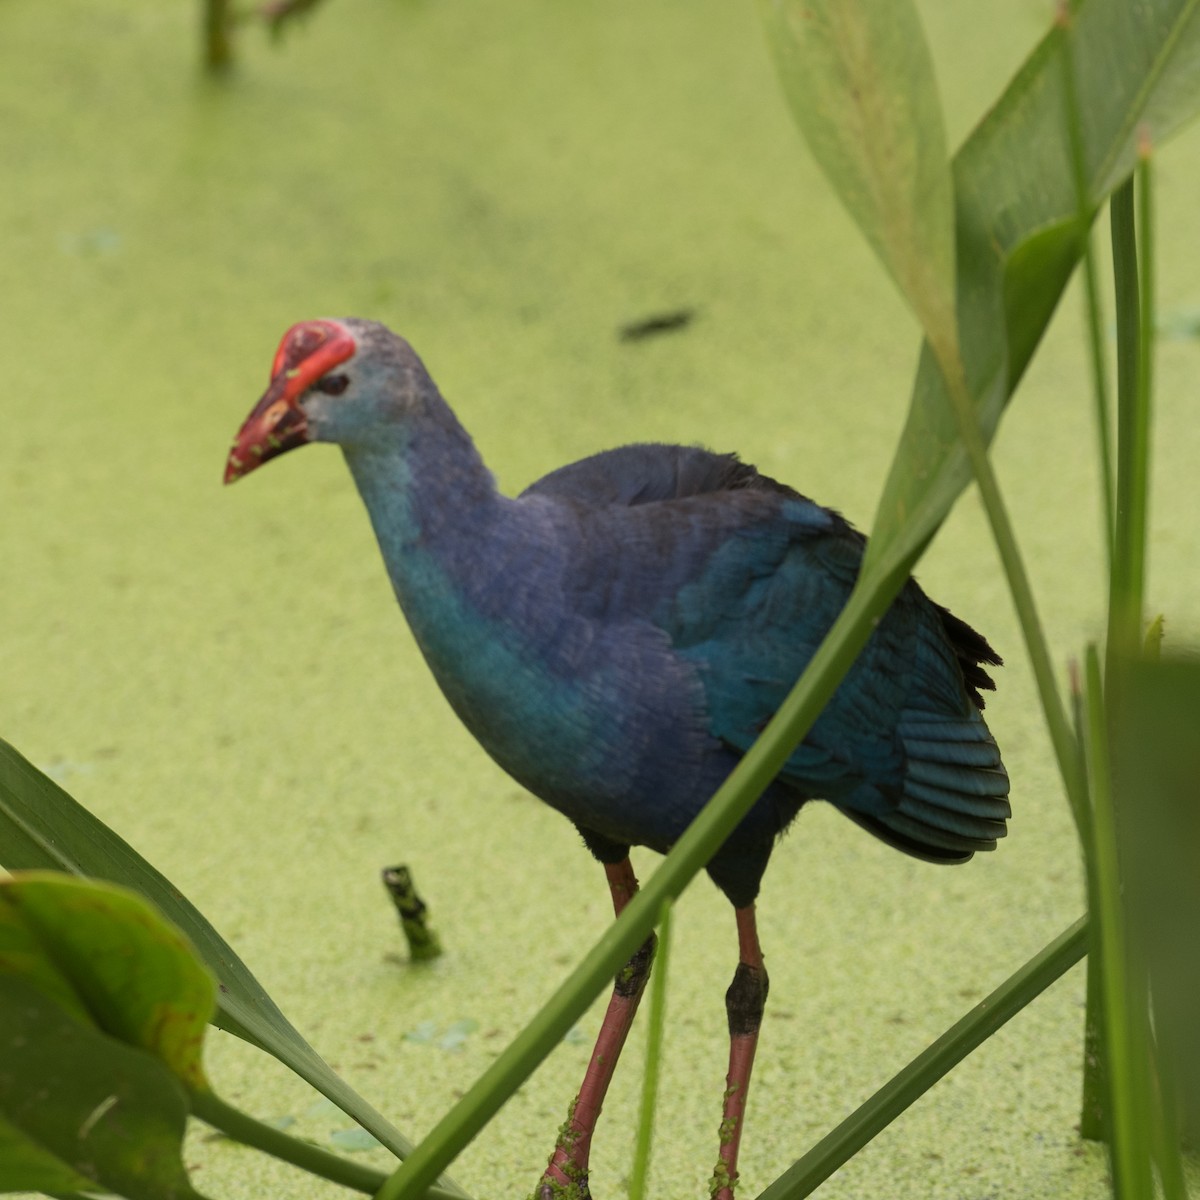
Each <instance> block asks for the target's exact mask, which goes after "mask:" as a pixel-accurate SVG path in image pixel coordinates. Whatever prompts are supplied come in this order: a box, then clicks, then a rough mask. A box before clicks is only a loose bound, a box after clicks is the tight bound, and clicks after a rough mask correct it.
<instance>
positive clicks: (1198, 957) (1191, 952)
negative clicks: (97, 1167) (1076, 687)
mask: <svg viewBox="0 0 1200 1200" xmlns="http://www.w3.org/2000/svg"><path fill="white" fill-rule="evenodd" d="M1125 669H1126V671H1127V672H1128V674H1127V676H1126V685H1125V686H1126V689H1127V690H1126V691H1125V694H1124V697H1123V704H1122V713H1121V717H1120V719H1119V721H1118V724H1117V729H1116V742H1115V746H1114V764H1115V766H1114V771H1115V778H1114V784H1115V786H1114V792H1115V796H1116V800H1117V836H1118V847H1119V851H1120V854H1121V857H1122V866H1123V876H1124V887H1125V895H1126V900H1127V904H1128V910H1129V918H1130V935H1131V943H1132V954H1133V957H1134V959H1135V961H1141V962H1143V963H1144V964H1145V966H1146V968H1147V970H1148V971H1149V976H1150V988H1151V995H1152V1003H1153V1019H1154V1034H1155V1039H1156V1042H1157V1045H1158V1057H1159V1061H1160V1063H1161V1064H1162V1067H1163V1069H1164V1075H1165V1077H1166V1078H1173V1079H1174V1081H1175V1083H1176V1085H1177V1102H1178V1104H1179V1107H1180V1111H1181V1114H1182V1117H1183V1121H1184V1125H1185V1130H1186V1134H1187V1138H1188V1140H1189V1141H1190V1142H1191V1144H1192V1145H1193V1146H1197V1147H1200V1021H1198V1020H1197V1016H1196V1014H1197V997H1200V738H1198V737H1197V729H1198V728H1200V657H1192V658H1184V657H1176V658H1164V659H1162V660H1160V661H1158V662H1147V661H1141V662H1136V663H1132V664H1129V665H1128V666H1127V667H1126V668H1125Z"/></svg>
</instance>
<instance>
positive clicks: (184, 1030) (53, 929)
mask: <svg viewBox="0 0 1200 1200" xmlns="http://www.w3.org/2000/svg"><path fill="white" fill-rule="evenodd" d="M14 925H20V926H23V927H24V929H25V930H26V931H27V932H28V934H29V935H31V937H32V939H34V940H36V944H37V947H38V949H40V951H41V953H42V955H43V956H44V961H45V963H46V964H47V967H48V968H49V969H50V970H53V971H54V972H55V973H56V974H57V975H58V976H59V977H60V978H61V979H65V980H66V981H67V982H68V983H69V985H70V987H71V989H72V990H73V992H74V994H75V997H77V998H78V999H77V1000H75V1002H74V1003H73V1004H71V1005H70V1009H71V1010H72V1011H74V1010H75V1009H77V1008H79V1007H82V1009H83V1012H84V1014H85V1015H86V1017H87V1018H89V1019H90V1020H91V1021H92V1022H94V1023H95V1024H96V1025H97V1026H98V1027H99V1028H100V1029H101V1030H103V1031H104V1032H105V1033H108V1034H111V1035H112V1036H113V1037H115V1038H118V1039H119V1040H120V1041H123V1042H127V1043H128V1044H129V1045H131V1046H139V1047H141V1048H142V1049H143V1050H149V1051H150V1053H151V1054H153V1055H155V1057H157V1058H158V1059H160V1060H161V1061H162V1062H163V1063H164V1064H165V1065H166V1066H167V1068H168V1069H169V1070H171V1071H172V1072H173V1073H174V1074H175V1075H176V1076H177V1077H178V1078H179V1079H180V1081H181V1082H182V1083H183V1084H184V1086H185V1087H188V1088H207V1087H208V1081H207V1080H206V1079H205V1077H204V1070H203V1067H202V1066H201V1062H200V1051H201V1047H202V1045H203V1041H204V1031H205V1029H206V1028H207V1026H208V1022H209V1020H210V1018H211V1016H212V1012H213V1006H214V1003H215V1000H214V990H215V989H214V985H213V980H212V976H211V975H210V974H209V973H208V971H207V970H206V969H205V968H204V966H203V965H202V964H201V963H200V961H199V960H198V959H197V958H196V954H195V951H194V950H193V949H192V947H191V946H190V945H189V944H188V942H187V940H186V939H185V938H184V937H183V935H182V934H181V933H180V932H179V930H178V929H176V928H175V927H174V926H173V925H171V924H170V923H168V922H167V921H166V920H164V919H163V917H162V916H160V915H159V914H158V913H157V912H155V910H154V909H153V908H152V907H151V906H150V905H149V904H148V903H147V902H146V901H145V900H143V899H142V897H141V896H139V895H137V894H136V893H135V892H131V891H129V890H127V889H126V888H120V887H115V886H113V885H112V884H106V883H97V882H95V881H93V880H85V879H76V878H72V877H71V876H68V875H63V874H61V873H58V872H49V871H34V872H25V873H22V874H20V875H15V876H13V877H12V878H11V879H7V880H0V930H12V928H13V926H14ZM19 970H20V964H18V963H13V964H12V965H11V966H9V965H8V964H6V963H4V962H2V961H0V978H3V977H4V976H5V975H8V976H11V975H13V974H16V973H18V971H19ZM35 970H36V969H35ZM45 974H46V972H45V971H36V976H35V977H34V982H37V979H38V978H44V976H45ZM51 994H52V995H54V996H55V997H56V998H57V999H59V1002H60V1003H61V993H60V990H59V988H58V987H57V986H55V987H54V988H53V989H52V993H51Z"/></svg>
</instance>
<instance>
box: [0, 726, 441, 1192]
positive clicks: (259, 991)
mask: <svg viewBox="0 0 1200 1200" xmlns="http://www.w3.org/2000/svg"><path fill="white" fill-rule="evenodd" d="M0 864H3V866H4V867H6V868H7V869H9V870H18V869H37V868H50V869H53V870H61V871H69V872H72V873H73V874H77V875H88V876H92V877H95V878H98V879H108V880H111V881H112V882H114V883H118V884H123V885H124V886H126V887H130V888H132V889H133V890H134V891H136V892H138V893H140V894H141V895H142V896H145V897H146V898H147V899H148V900H150V901H151V902H152V903H153V904H154V905H155V906H156V907H157V908H158V909H160V910H161V911H162V912H163V914H164V915H165V916H166V917H167V918H168V919H169V920H170V921H172V922H173V923H174V924H175V925H177V926H178V927H179V928H180V929H181V930H182V931H183V933H184V934H185V936H186V937H187V938H188V939H189V940H190V941H191V943H192V945H193V946H194V947H195V949H196V951H197V953H198V954H199V955H200V957H201V958H202V959H203V960H204V962H205V963H206V964H207V965H208V967H209V969H210V970H211V971H212V972H213V974H214V975H216V977H217V980H218V982H219V989H218V993H217V1013H216V1016H215V1017H214V1018H213V1021H214V1023H215V1024H217V1025H219V1026H220V1027H221V1028H222V1029H226V1030H228V1031H229V1032H230V1033H234V1034H236V1035H237V1036H238V1037H241V1038H244V1039H245V1040H246V1041H248V1042H250V1043H251V1044H253V1045H255V1046H258V1047H259V1048H260V1049H263V1050H265V1051H266V1052H267V1053H269V1054H272V1055H274V1056H275V1057H276V1058H278V1059H279V1060H280V1061H281V1062H283V1063H285V1064H286V1065H287V1066H289V1067H290V1068H291V1069H292V1070H293V1071H295V1072H296V1074H297V1075H299V1076H300V1077H301V1078H302V1079H305V1080H307V1081H308V1082H309V1083H310V1084H312V1086H313V1087H315V1088H316V1089H317V1090H318V1091H320V1092H321V1093H322V1094H324V1095H325V1096H328V1097H329V1099H330V1100H332V1101H333V1102H334V1103H336V1104H337V1106H338V1107H339V1108H340V1109H342V1111H343V1112H345V1113H347V1114H348V1115H349V1116H351V1117H353V1118H354V1119H355V1120H356V1121H358V1123H359V1124H360V1125H362V1126H364V1127H365V1128H367V1129H369V1130H370V1131H371V1132H372V1133H373V1134H374V1135H375V1136H376V1137H377V1138H378V1139H379V1140H380V1141H381V1142H382V1143H383V1144H384V1145H385V1146H386V1147H387V1148H388V1149H389V1150H391V1151H392V1152H393V1153H394V1154H396V1155H397V1156H398V1157H400V1158H403V1157H404V1156H405V1155H407V1154H408V1153H409V1152H410V1151H411V1149H412V1143H411V1142H409V1141H408V1139H407V1138H405V1137H404V1136H403V1134H401V1133H400V1132H399V1131H398V1130H397V1129H396V1128H395V1127H394V1126H393V1125H391V1124H390V1122H388V1121H387V1120H386V1119H385V1118H384V1117H382V1116H381V1115H380V1114H379V1113H378V1112H376V1111H375V1109H374V1108H372V1107H371V1106H370V1105H369V1104H368V1103H367V1102H366V1101H365V1100H364V1099H363V1098H362V1097H361V1096H359V1095H358V1093H357V1092H355V1091H354V1090H353V1089H352V1088H351V1087H350V1086H349V1085H348V1084H346V1083H345V1082H344V1081H343V1080H342V1079H340V1078H339V1077H338V1076H337V1075H336V1074H335V1073H334V1072H333V1071H332V1070H331V1069H330V1068H329V1066H328V1064H327V1063H326V1062H325V1061H324V1060H323V1059H322V1058H321V1057H320V1056H319V1055H318V1054H317V1052H316V1051H315V1050H314V1049H313V1048H312V1047H311V1046H310V1045H309V1044H308V1043H307V1042H306V1041H305V1040H304V1038H303V1037H301V1035H300V1034H299V1033H298V1032H297V1030H296V1029H295V1028H294V1027H293V1026H292V1024H291V1023H290V1022H289V1021H288V1019H287V1018H286V1017H285V1016H284V1015H283V1013H282V1012H280V1010H279V1008H278V1007H277V1006H276V1004H275V1002H274V1001H273V1000H272V999H271V998H270V996H268V995H267V993H266V991H265V990H264V989H263V987H262V985H261V984H260V983H259V982H258V980H257V979H255V978H254V976H253V975H252V974H251V972H250V970H249V968H248V967H247V966H246V965H245V963H243V962H242V960H241V959H240V958H238V956H237V954H236V953H234V951H233V949H232V947H231V946H230V945H229V943H228V942H226V941H225V939H224V938H222V937H221V935H220V934H219V933H217V931H216V930H215V929H214V928H213V927H212V925H211V924H209V922H208V921H207V920H206V919H205V918H204V916H203V915H202V914H201V913H200V912H199V910H198V909H196V908H195V906H194V905H193V904H192V903H191V902H190V901H189V900H188V899H187V897H185V896H184V895H183V893H182V892H180V891H179V890H178V889H177V888H176V887H175V886H174V885H173V884H172V883H171V882H170V880H168V879H167V878H165V876H163V875H162V874H160V873H159V872H158V871H157V870H155V868H154V867H152V866H151V865H150V864H149V863H148V862H147V861H146V860H145V859H144V858H142V856H141V855H140V854H138V852H137V851H136V850H134V849H133V847H132V846H130V845H129V844H128V843H127V842H125V841H124V840H123V839H121V838H120V837H118V836H117V834H115V833H114V832H113V831H112V830H111V829H109V828H108V826H107V825H105V824H104V823H103V822H102V821H99V820H97V819H96V818H95V817H94V816H92V814H91V813H89V812H88V811H87V810H86V809H85V808H83V807H82V806H81V805H80V804H78V803H76V801H75V800H73V799H72V798H71V797H70V796H69V795H68V794H67V793H66V792H65V791H63V789H62V788H60V787H59V786H58V784H56V783H55V782H54V781H53V780H52V779H50V778H49V777H47V776H46V775H44V774H43V773H42V772H41V771H39V770H38V769H37V768H36V767H34V766H33V765H32V764H31V763H30V762H28V761H27V760H26V759H25V758H23V757H22V756H21V755H20V754H19V753H18V752H17V751H16V750H15V749H14V748H13V747H12V746H10V745H9V744H8V743H7V742H5V741H4V740H3V739H0ZM443 1182H445V1181H443ZM447 1186H450V1185H447ZM452 1190H456V1191H458V1190H460V1189H458V1188H456V1187H454V1188H452Z"/></svg>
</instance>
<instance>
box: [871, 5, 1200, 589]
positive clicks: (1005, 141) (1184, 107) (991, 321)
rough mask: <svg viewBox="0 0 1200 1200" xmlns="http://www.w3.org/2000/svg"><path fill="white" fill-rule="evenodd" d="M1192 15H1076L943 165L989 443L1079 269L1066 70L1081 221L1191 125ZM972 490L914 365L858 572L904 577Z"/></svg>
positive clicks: (976, 394) (969, 367)
mask: <svg viewBox="0 0 1200 1200" xmlns="http://www.w3.org/2000/svg"><path fill="white" fill-rule="evenodd" d="M1198 13H1200V0H1142V2H1139V3H1138V4H1136V5H1135V4H1130V3H1129V2H1128V0H1080V2H1079V3H1077V4H1075V5H1074V6H1073V8H1072V12H1071V20H1070V24H1069V28H1068V29H1067V31H1066V32H1065V33H1064V32H1063V31H1061V30H1058V29H1056V30H1054V31H1052V32H1051V33H1050V34H1048V35H1047V36H1046V38H1044V39H1043V41H1042V42H1041V43H1040V44H1039V46H1038V47H1037V48H1036V49H1035V50H1034V52H1033V54H1032V55H1031V56H1030V58H1029V59H1028V61H1027V62H1026V63H1025V65H1024V66H1023V67H1022V68H1021V70H1020V71H1019V72H1018V73H1017V75H1016V78H1015V79H1013V81H1012V83H1010V84H1009V86H1008V88H1007V89H1006V90H1005V92H1004V94H1003V96H1002V97H1001V98H1000V100H999V102H998V103H997V104H996V106H995V107H994V108H993V109H992V110H991V111H990V112H989V114H988V116H987V117H986V118H985V119H984V121H983V123H982V124H981V125H980V126H979V127H978V128H977V129H976V130H975V132H974V133H973V134H972V135H971V137H970V138H968V140H967V142H966V143H965V144H964V145H963V147H962V149H961V150H960V151H959V152H958V154H957V155H956V156H955V159H954V163H953V173H954V195H955V205H956V229H957V241H956V245H957V254H958V256H957V260H956V279H957V293H958V314H959V343H960V349H961V353H962V358H963V364H964V368H965V373H966V378H967V383H968V389H969V391H970V393H971V396H972V397H973V399H974V402H975V405H976V410H977V413H978V417H979V423H980V427H981V430H982V433H983V435H984V438H985V440H990V438H991V437H992V435H993V434H994V432H995V430H996V426H997V424H998V423H999V420H1000V416H1001V414H1002V412H1003V409H1004V406H1005V404H1006V403H1007V400H1008V398H1009V397H1010V396H1011V394H1012V392H1013V389H1014V388H1015V387H1016V385H1017V382H1018V381H1019V380H1020V377H1021V375H1022V373H1023V372H1024V370H1025V367H1026V366H1027V365H1028V362H1029V359H1030V357H1031V356H1032V354H1033V351H1034V349H1035V348H1036V346H1037V343H1038V341H1039V340H1040V338H1041V335H1042V333H1043V332H1044V330H1045V326H1046V324H1047V323H1048V320H1049V316H1050V314H1051V313H1052V312H1053V310H1054V307H1055V305H1056V304H1057V302H1058V299H1059V297H1060V296H1061V294H1062V290H1063V288H1064V287H1065V286H1066V283H1067V280H1068V279H1069V277H1070V274H1071V271H1072V270H1073V269H1074V266H1075V264H1076V262H1077V261H1078V259H1079V256H1080V254H1081V253H1082V249H1083V244H1084V235H1085V232H1086V230H1085V228H1084V227H1083V224H1082V223H1081V222H1080V220H1079V216H1078V213H1079V201H1078V197H1077V194H1076V188H1075V182H1074V178H1073V175H1072V167H1071V155H1070V152H1069V146H1070V140H1069V135H1068V126H1067V120H1068V112H1069V109H1070V105H1069V103H1068V96H1067V94H1066V92H1065V90H1064V82H1063V80H1064V71H1063V65H1064V60H1063V57H1062V56H1063V54H1064V53H1068V52H1069V53H1070V54H1071V55H1072V63H1073V66H1074V74H1075V78H1076V86H1077V103H1076V106H1075V107H1076V108H1077V109H1078V111H1079V112H1080V113H1081V114H1082V121H1083V128H1082V144H1083V157H1084V168H1085V186H1086V196H1085V197H1084V200H1085V208H1086V209H1087V210H1088V211H1089V212H1094V211H1095V209H1096V208H1097V207H1098V206H1099V205H1100V204H1102V203H1103V201H1104V199H1105V197H1106V196H1107V195H1108V193H1109V192H1110V191H1111V190H1112V188H1113V187H1114V186H1115V185H1116V184H1117V183H1119V182H1120V181H1121V179H1122V178H1124V176H1125V175H1127V174H1128V173H1129V171H1130V170H1131V169H1132V166H1133V164H1134V162H1135V159H1136V154H1137V143H1138V139H1139V136H1141V132H1143V131H1144V133H1145V135H1146V136H1148V137H1149V139H1150V141H1151V142H1152V143H1153V144H1154V145H1155V146H1158V145H1161V144H1162V143H1163V142H1164V141H1166V139H1167V138H1168V137H1169V136H1170V135H1171V134H1172V133H1174V132H1175V131H1176V130H1178V129H1179V127H1180V126H1181V125H1183V124H1184V123H1185V122H1187V121H1188V120H1190V119H1191V118H1192V117H1194V116H1195V115H1196V113H1197V112H1198V111H1200V19H1198ZM969 479H970V467H969V465H968V462H967V458H966V454H965V452H964V450H963V449H962V446H961V444H960V443H959V441H958V438H957V436H956V427H955V422H954V418H953V416H952V414H951V411H950V409H949V407H948V405H947V402H946V396H945V391H944V387H943V385H942V382H941V379H940V372H939V371H938V369H937V366H936V364H935V363H934V361H933V360H932V359H931V357H930V356H929V355H928V354H924V355H922V359H921V365H920V367H919V369H918V373H917V380H916V384H915V387H914V392H913V399H912V406H911V409H910V412H909V418H908V424H907V426H906V428H905V431H904V435H903V438H902V441H901V446H900V449H899V450H898V452H897V454H896V458H895V460H894V461H893V464H892V470H891V473H890V474H889V477H888V480H887V483H886V485H885V487H884V492H883V496H882V498H881V500H880V505H879V510H878V512H877V513H876V518H875V527H874V530H873V532H872V536H871V544H870V547H869V549H868V553H867V564H866V566H865V568H864V570H866V569H870V568H871V567H875V566H879V565H882V562H881V560H883V559H885V558H886V559H887V565H889V566H891V565H894V564H896V563H911V562H913V561H915V558H916V555H917V553H918V551H919V549H920V547H921V546H923V545H924V544H925V542H927V541H928V539H929V538H930V537H931V536H932V535H933V533H934V532H935V530H936V529H937V526H938V525H939V524H940V523H941V521H942V520H943V519H944V517H945V515H946V513H947V512H948V511H949V509H950V506H951V504H953V502H954V500H955V498H956V497H957V496H958V494H959V492H961V491H962V489H963V487H965V486H966V484H967V482H968V481H969Z"/></svg>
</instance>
